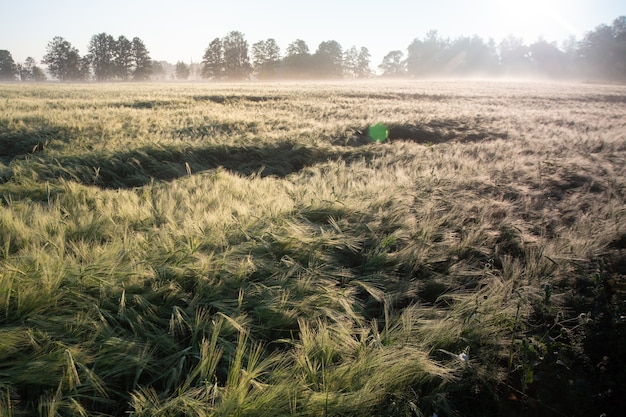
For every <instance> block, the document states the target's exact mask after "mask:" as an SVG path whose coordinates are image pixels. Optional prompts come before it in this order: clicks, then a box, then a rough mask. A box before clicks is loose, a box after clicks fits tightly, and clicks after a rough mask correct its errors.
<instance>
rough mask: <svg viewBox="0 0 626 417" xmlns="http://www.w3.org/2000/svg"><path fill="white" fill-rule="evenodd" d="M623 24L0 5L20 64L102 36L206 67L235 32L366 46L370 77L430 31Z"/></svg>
mask: <svg viewBox="0 0 626 417" xmlns="http://www.w3.org/2000/svg"><path fill="white" fill-rule="evenodd" d="M622 15H626V1H624V0H472V1H469V0H468V1H461V0H430V1H421V0H382V1H381V0H316V1H308V2H299V1H294V0H292V1H288V0H265V1H263V0H261V1H254V0H220V1H213V0H206V1H201V0H167V1H162V0H99V1H92V0H25V1H20V0H0V49H6V50H8V51H9V52H11V54H12V56H13V59H14V60H15V62H23V61H24V60H25V59H26V57H28V56H32V57H33V58H35V59H36V60H37V61H40V60H41V59H42V58H43V56H44V55H45V53H46V46H47V44H48V42H49V41H50V40H52V38H53V37H54V36H62V37H64V38H65V39H66V40H68V41H69V42H70V43H71V44H72V45H73V46H74V47H76V48H77V49H78V50H79V51H80V53H81V54H85V53H86V52H87V45H88V44H89V40H90V39H91V37H92V36H93V35H95V34H98V33H101V32H106V33H107V34H110V35H112V36H113V37H115V38H117V37H118V36H120V35H124V36H126V37H127V38H129V39H132V38H133V37H135V36H138V37H139V38H141V39H142V40H143V41H144V43H145V44H146V46H147V48H148V50H149V51H150V56H151V57H152V58H153V59H155V60H165V61H168V62H171V63H176V62H177V61H184V62H187V63H189V62H190V61H192V60H193V62H200V61H201V60H202V55H203V54H204V50H205V49H206V47H207V46H208V44H209V43H210V42H211V41H212V40H213V39H215V38H216V37H220V38H221V37H223V36H225V35H226V34H227V33H228V32H230V31H232V30H238V31H240V32H242V33H243V34H244V35H245V38H246V40H247V41H248V44H249V45H250V46H252V44H253V43H255V42H257V41H259V40H265V39H267V38H274V39H276V41H277V42H278V44H279V46H280V47H281V53H284V52H285V51H286V49H287V46H288V45H289V43H291V42H293V41H294V40H296V39H303V40H304V41H305V42H306V43H307V44H308V46H309V49H310V50H311V52H315V50H316V49H317V46H318V45H319V43H320V42H322V41H326V40H336V41H337V42H339V43H340V44H341V46H342V47H343V49H344V50H346V49H348V48H350V47H351V46H353V45H354V46H357V47H361V46H365V47H367V48H368V49H369V50H370V53H371V55H372V68H374V69H375V68H376V67H378V65H379V64H380V62H381V61H382V58H383V56H384V55H385V54H386V53H387V52H389V51H392V50H397V49H399V50H402V51H403V52H404V53H406V48H407V46H408V45H409V44H410V43H411V41H412V40H413V39H415V38H420V39H423V38H424V36H425V34H426V32H428V31H429V30H431V29H435V30H437V31H439V34H440V35H441V36H442V37H444V38H450V39H454V38H456V37H459V36H471V35H474V34H476V35H478V36H480V37H482V38H483V39H485V40H487V39H488V38H490V37H491V38H494V40H495V41H496V43H498V42H499V41H500V40H502V39H503V38H505V37H506V36H507V35H509V34H512V35H515V36H518V37H522V38H523V39H524V41H525V42H526V43H527V44H530V43H532V42H534V41H535V40H537V39H538V38H539V37H540V36H542V37H543V38H544V39H545V40H547V41H557V42H558V44H561V42H562V41H564V40H566V39H567V38H568V37H569V36H570V35H574V36H576V37H577V38H578V39H581V38H582V37H583V36H584V34H585V32H588V31H590V30H593V29H594V28H595V27H596V26H598V25H599V24H602V23H605V24H609V25H610V24H611V23H612V22H613V20H614V19H615V18H617V17H618V16H622Z"/></svg>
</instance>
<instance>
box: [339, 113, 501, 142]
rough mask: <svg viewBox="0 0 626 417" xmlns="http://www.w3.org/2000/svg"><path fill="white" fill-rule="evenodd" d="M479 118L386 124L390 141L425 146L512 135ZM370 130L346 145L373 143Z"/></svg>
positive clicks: (361, 129)
mask: <svg viewBox="0 0 626 417" xmlns="http://www.w3.org/2000/svg"><path fill="white" fill-rule="evenodd" d="M482 124H483V122H481V121H480V120H479V119H477V120H471V121H467V120H459V119H439V120H431V121H429V122H425V123H416V124H409V123H404V124H398V123H388V124H386V126H387V130H388V132H389V136H388V139H389V141H405V142H414V143H423V144H439V143H446V142H457V143H468V142H482V141H489V140H495V139H506V138H507V137H508V133H506V132H494V131H490V130H487V129H484V128H483V127H482V126H481V125H482ZM368 129H369V126H368V127H366V128H360V129H355V132H356V135H357V136H356V137H354V136H353V137H351V138H343V140H344V143H345V144H346V145H349V146H350V145H352V146H361V145H366V144H368V143H371V142H372V140H371V139H370V138H369V137H368V133H367V132H368Z"/></svg>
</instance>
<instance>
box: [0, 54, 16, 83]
mask: <svg viewBox="0 0 626 417" xmlns="http://www.w3.org/2000/svg"><path fill="white" fill-rule="evenodd" d="M16 75H17V66H16V65H15V61H13V56H12V55H11V52H9V51H7V50H6V49H2V50H0V81H14V80H15V76H16Z"/></svg>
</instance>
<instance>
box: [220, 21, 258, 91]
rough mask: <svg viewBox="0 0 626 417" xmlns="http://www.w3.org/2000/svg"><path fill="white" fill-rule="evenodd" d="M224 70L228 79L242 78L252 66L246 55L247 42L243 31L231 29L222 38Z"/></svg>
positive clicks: (247, 74)
mask: <svg viewBox="0 0 626 417" xmlns="http://www.w3.org/2000/svg"><path fill="white" fill-rule="evenodd" d="M223 45H224V70H225V71H224V72H225V75H226V77H227V78H228V79H230V80H242V79H244V78H246V77H248V76H249V75H250V73H251V72H252V66H251V65H250V58H249V57H248V42H247V41H246V39H245V37H244V35H243V33H241V32H238V31H232V32H230V33H228V34H227V35H226V36H225V37H224V40H223Z"/></svg>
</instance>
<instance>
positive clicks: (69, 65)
mask: <svg viewBox="0 0 626 417" xmlns="http://www.w3.org/2000/svg"><path fill="white" fill-rule="evenodd" d="M42 62H43V63H44V64H47V65H48V71H50V74H52V75H53V76H54V77H56V78H58V79H59V80H60V81H73V80H83V79H85V77H86V74H85V68H84V61H81V57H80V54H79V53H78V49H76V48H74V47H73V46H72V44H71V43H69V42H68V41H67V40H65V39H64V38H62V37H61V36H55V37H54V38H53V39H52V41H50V42H49V43H48V46H47V48H46V55H44V57H43V60H42Z"/></svg>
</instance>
